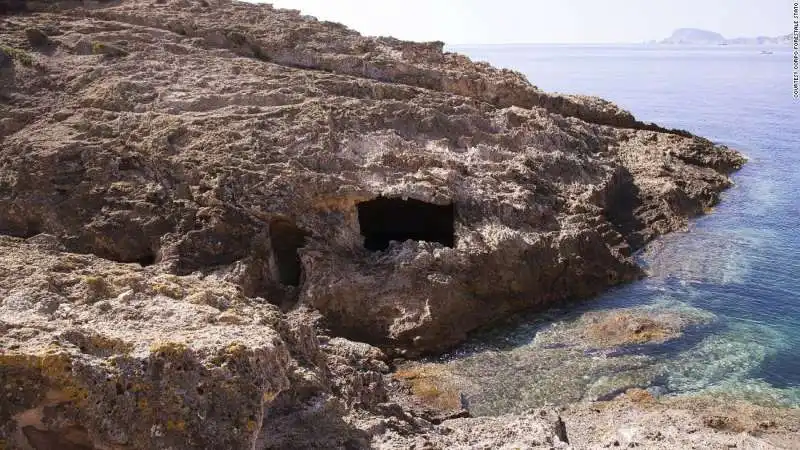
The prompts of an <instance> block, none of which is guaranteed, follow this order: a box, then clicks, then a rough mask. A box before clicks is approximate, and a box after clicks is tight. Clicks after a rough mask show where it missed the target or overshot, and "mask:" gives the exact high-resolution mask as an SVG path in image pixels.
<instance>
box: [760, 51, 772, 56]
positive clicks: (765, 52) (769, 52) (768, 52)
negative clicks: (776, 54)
mask: <svg viewBox="0 0 800 450" xmlns="http://www.w3.org/2000/svg"><path fill="white" fill-rule="evenodd" d="M761 54H762V55H771V54H772V52H771V51H769V50H761Z"/></svg>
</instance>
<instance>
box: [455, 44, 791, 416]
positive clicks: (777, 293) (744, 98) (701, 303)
mask: <svg viewBox="0 0 800 450" xmlns="http://www.w3.org/2000/svg"><path fill="white" fill-rule="evenodd" d="M454 50H456V51H459V52H461V53H465V54H467V55H469V56H470V57H472V58H473V59H474V60H483V61H489V62H491V63H492V64H494V65H496V66H502V67H509V68H513V69H516V70H519V71H521V72H523V73H525V74H526V75H527V77H528V79H529V80H530V81H531V82H532V83H534V84H535V85H537V86H539V87H540V88H542V89H544V90H547V91H557V92H565V93H583V94H591V95H597V96H600V97H604V98H607V99H610V100H612V101H614V102H616V103H618V104H619V105H621V106H622V107H624V108H626V109H628V110H630V111H631V112H633V113H634V115H636V117H637V118H638V119H640V120H644V121H652V122H657V123H659V124H661V125H664V126H667V127H675V128H682V129H687V130H690V131H692V132H694V133H697V134H699V135H702V136H705V137H708V138H710V139H712V140H714V141H716V142H721V143H724V144H727V145H729V146H731V147H734V148H736V149H739V150H740V151H742V152H743V153H745V154H746V155H747V156H748V157H749V158H750V161H749V163H748V164H747V165H746V166H745V168H744V169H742V170H741V171H740V172H737V173H736V174H735V175H734V177H733V178H734V181H735V183H736V185H735V187H733V188H732V189H730V190H729V191H727V192H726V193H725V194H724V196H723V201H722V203H721V204H720V205H719V206H718V207H717V208H716V209H715V210H714V211H713V213H712V214H710V215H708V216H704V217H701V218H699V219H697V220H695V221H693V223H692V225H691V227H690V230H689V232H688V233H675V234H672V235H669V236H666V237H664V238H662V239H659V240H658V241H656V242H654V243H653V244H652V245H650V246H648V247H647V248H646V249H645V250H644V251H643V252H642V253H641V254H640V255H639V258H640V260H641V263H642V264H643V265H644V266H646V267H647V268H648V269H649V271H650V273H651V276H650V277H648V278H646V279H644V280H642V281H639V282H635V283H633V284H630V285H626V286H623V287H620V288H617V289H614V290H612V291H610V292H608V293H607V294H605V295H602V296H601V297H599V298H597V299H593V300H591V301H588V302H584V303H581V304H579V305H575V306H573V307H572V308H569V311H552V312H550V313H549V314H547V315H546V316H545V317H542V316H536V317H530V318H520V319H519V320H518V321H517V322H516V324H514V325H510V326H508V327H505V328H503V329H500V330H494V331H492V332H490V333H485V334H482V335H480V336H476V337H475V339H474V340H473V341H472V342H470V343H468V344H467V345H465V346H464V347H463V348H461V349H459V350H457V351H456V352H454V353H453V354H451V355H448V356H447V357H446V358H444V360H443V362H444V363H445V364H448V365H449V366H450V368H451V370H452V371H453V372H454V373H456V375H457V376H459V377H460V379H461V380H463V385H464V388H463V390H464V391H465V392H466V393H467V395H470V396H471V397H472V401H471V403H472V405H473V408H475V409H476V410H477V412H478V413H485V414H492V413H498V412H502V410H504V409H505V410H509V409H511V410H514V409H525V408H526V407H530V406H537V405H538V404H541V403H547V402H558V401H560V400H564V398H562V397H563V396H564V395H566V394H565V392H568V391H569V390H570V389H573V390H575V391H576V392H569V395H567V397H568V398H570V399H573V400H574V399H578V398H584V399H585V398H589V397H591V396H590V395H589V394H591V392H595V391H596V392H602V391H603V389H602V388H603V387H604V386H606V385H607V384H610V385H614V386H622V387H624V386H634V385H635V386H639V387H643V388H650V389H651V391H653V392H657V393H660V394H664V395H681V394H696V393H708V392H718V391H721V392H725V393H729V394H733V395H736V396H738V397H743V398H748V399H750V400H753V401H756V402H761V403H767V404H781V405H786V406H793V407H800V254H799V253H800V102H798V101H795V100H793V99H792V96H791V88H792V84H791V76H792V73H791V52H790V50H789V49H788V48H785V49H784V48H775V49H772V51H773V54H771V55H763V54H760V50H761V49H759V48H745V47H738V48H737V47H713V48H683V47H680V48H664V47H657V46H652V47H651V46H583V47H578V46H535V45H534V46H477V47H455V48H454ZM630 307H649V308H661V309H663V310H668V311H684V312H688V313H690V314H699V315H701V316H703V317H704V319H703V320H702V321H701V322H702V324H701V325H697V326H694V327H691V328H690V329H689V330H688V331H687V332H686V333H685V334H684V336H683V337H682V338H680V339H678V340H677V341H673V342H670V343H669V344H666V345H648V346H640V347H632V348H626V349H622V350H620V351H619V352H617V353H613V352H612V353H610V354H608V353H607V354H603V355H579V354H578V355H577V356H575V355H573V356H574V357H575V358H578V359H580V358H586V359H585V361H583V360H581V361H577V360H576V362H574V364H573V363H568V364H566V366H568V367H569V368H570V369H569V370H570V373H566V374H564V375H563V376H571V377H579V378H580V379H581V380H583V381H582V382H581V383H578V384H577V385H574V383H573V384H570V383H566V382H564V381H563V380H562V381H559V383H562V385H561V386H560V387H557V388H547V387H546V386H545V385H547V384H548V383H550V384H553V383H554V381H553V380H555V379H556V378H557V377H556V376H555V375H553V374H549V373H548V372H547V365H546V364H543V363H542V358H556V357H557V355H551V354H547V352H549V351H552V350H548V349H547V348H545V347H543V346H542V345H540V344H537V342H538V341H541V337H542V336H545V335H547V333H550V332H552V331H553V330H557V329H558V327H563V326H568V325H569V324H570V323H572V321H573V320H574V319H575V317H576V315H577V314H579V313H581V312H585V311H595V310H601V311H602V310H612V309H615V308H630ZM562 356H563V357H566V356H564V355H561V356H558V357H562ZM614 358H617V359H614ZM625 380H627V381H625ZM593 389H594V391H592V390H593Z"/></svg>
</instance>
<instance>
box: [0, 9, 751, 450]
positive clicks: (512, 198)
mask: <svg viewBox="0 0 800 450" xmlns="http://www.w3.org/2000/svg"><path fill="white" fill-rule="evenodd" d="M0 14H4V15H2V16H0V44H1V46H0V234H2V235H5V236H6V237H3V238H2V240H0V246H2V256H0V274H2V277H0V330H2V331H3V335H2V337H0V343H1V344H2V347H0V388H2V389H3V390H4V392H5V393H6V395H5V396H2V397H1V398H0V406H2V411H1V412H0V439H2V440H4V441H5V443H6V445H7V446H9V445H10V446H11V447H12V448H14V447H15V446H22V447H23V448H48V446H51V447H52V446H61V447H63V448H91V447H96V448H265V447H278V448H289V447H292V446H299V447H304V446H305V447H307V446H308V445H312V444H313V443H312V442H311V441H310V439H312V436H310V435H309V433H304V432H303V427H304V426H308V424H309V423H314V424H315V425H319V426H320V427H322V429H324V430H323V431H320V432H319V433H318V434H316V435H314V436H316V437H315V439H319V441H318V442H317V444H319V445H327V446H328V447H337V446H338V447H348V446H349V447H358V446H365V445H369V443H370V442H371V440H372V439H373V436H376V435H380V434H381V433H383V431H385V430H387V429H391V430H395V431H396V430H401V431H402V432H403V433H406V434H407V435H414V433H417V431H418V430H419V429H420V427H422V428H425V427H429V426H432V425H430V422H429V421H426V420H425V419H423V418H419V417H415V416H413V415H410V414H409V413H407V412H404V411H403V409H402V408H399V407H398V406H397V405H393V404H392V403H391V402H389V403H387V397H386V395H387V394H386V392H385V386H384V384H385V382H384V380H383V376H382V375H381V374H382V372H385V371H387V370H388V367H387V361H388V359H387V356H385V355H387V354H388V355H405V356H415V355H420V354H424V353H429V352H436V351H439V350H442V349H444V348H447V347H449V346H452V345H454V344H455V343H457V342H459V341H460V340H462V339H463V338H464V337H465V335H466V333H468V332H470V331H471V330H474V329H476V328H478V327H481V326H484V325H487V324H489V323H491V322H492V321H494V320H496V319H499V318H502V317H504V316H507V315H509V314H512V313H514V312H516V311H521V310H529V309H536V308H545V307H547V306H549V305H552V304H554V303H557V302H560V301H562V300H564V299H568V298H580V297H588V296H591V295H593V294H595V293H598V292H600V291H602V290H603V289H605V288H607V287H608V286H611V285H614V284H617V283H620V282H624V281H628V280H631V279H633V278H635V277H638V276H639V275H640V270H639V269H638V268H637V266H636V265H635V264H634V263H633V261H632V259H631V258H630V254H631V251H632V250H635V249H637V248H639V247H641V246H642V245H643V244H644V243H646V242H647V241H649V240H651V239H652V238H653V237H655V236H657V235H659V234H661V233H666V232H669V231H673V230H676V229H679V228H682V227H683V226H685V224H686V221H687V219H688V218H689V217H691V216H693V215H696V214H699V213H702V212H703V211H704V210H705V209H706V208H708V207H710V206H712V205H714V204H715V203H716V202H717V201H718V198H719V192H720V191H721V190H723V189H724V188H726V187H727V186H729V185H730V181H729V179H728V177H727V174H728V172H730V171H732V170H734V169H736V168H738V167H739V166H740V165H741V164H742V163H743V161H744V160H743V158H742V157H741V156H740V155H739V154H738V153H736V152H735V151H733V150H730V149H728V148H725V147H722V146H718V145H715V144H713V143H711V142H709V141H707V140H705V139H702V138H699V137H696V136H692V135H691V134H689V133H687V132H685V131H680V130H667V129H663V128H661V127H659V126H656V125H653V124H645V123H642V122H639V121H637V120H636V119H635V118H634V117H633V116H632V115H631V114H630V113H628V112H626V111H623V110H621V109H620V108H618V107H617V106H615V105H613V104H611V103H609V102H607V101H604V100H601V99H597V98H593V97H583V96H560V95H553V94H548V93H545V92H542V91H540V90H539V89H537V88H536V87H534V86H533V85H531V84H529V83H528V81H527V80H526V79H525V77H524V76H523V75H521V74H519V73H517V72H513V71H510V70H498V69H495V68H493V67H491V66H489V65H487V64H483V63H473V62H471V61H470V60H469V59H468V58H466V57H464V56H461V55H457V54H452V53H446V52H443V51H442V43H440V42H433V43H410V42H403V41H398V40H395V39H391V38H373V37H363V36H361V35H359V34H358V33H356V32H354V31H352V30H349V29H347V28H345V27H343V26H341V25H338V24H333V23H329V22H320V21H317V20H315V19H313V18H310V17H305V16H301V15H300V14H299V12H297V11H286V10H277V9H273V8H272V7H270V6H268V5H254V4H248V3H238V2H232V1H229V0H118V1H88V0H87V1H75V0H73V1H67V0H65V1H27V2H25V1H12V2H3V3H2V8H1V9H0ZM320 336H322V338H320ZM326 336H328V337H331V336H332V338H330V339H328V338H327V337H326ZM354 341H362V342H366V343H368V344H369V345H367V344H360V343H356V342H354ZM372 345H374V346H375V347H372ZM398 408H399V409H398ZM376 417H383V418H381V419H376ZM387 417H388V418H387ZM531 420H536V419H531ZM426 423H427V425H426ZM354 424H357V425H354ZM369 424H372V425H369ZM323 425H324V426H323ZM537 429H538V428H537ZM547 429H548V428H546V427H545V428H542V430H547ZM395 431H393V432H395ZM543 433H544V432H543ZM548 442H552V443H555V442H556V441H555V440H553V439H550V441H548ZM317 444H313V445H317ZM25 446H27V447H25ZM70 446H71V447H70Z"/></svg>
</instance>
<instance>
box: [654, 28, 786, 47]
mask: <svg viewBox="0 0 800 450" xmlns="http://www.w3.org/2000/svg"><path fill="white" fill-rule="evenodd" d="M790 37H791V36H790V35H788V34H786V35H783V36H776V37H767V36H758V37H750V38H746V37H740V38H734V39H726V38H725V37H724V36H723V35H721V34H719V33H715V32H713V31H708V30H700V29H697V28H679V29H677V30H675V31H674V32H673V33H672V35H671V36H670V37H668V38H666V39H664V40H662V41H661V42H660V44H670V45H673V44H679V45H788V44H789V43H790V41H791V39H790Z"/></svg>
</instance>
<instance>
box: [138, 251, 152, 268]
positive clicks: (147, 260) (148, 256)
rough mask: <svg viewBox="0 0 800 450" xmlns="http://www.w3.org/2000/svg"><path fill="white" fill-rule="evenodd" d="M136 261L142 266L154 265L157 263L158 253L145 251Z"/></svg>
mask: <svg viewBox="0 0 800 450" xmlns="http://www.w3.org/2000/svg"><path fill="white" fill-rule="evenodd" d="M136 262H138V263H139V265H140V266H142V267H147V266H152V265H153V264H155V263H156V255H155V253H152V252H149V253H145V254H143V255H142V256H141V257H139V259H138V260H137V261H136Z"/></svg>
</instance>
